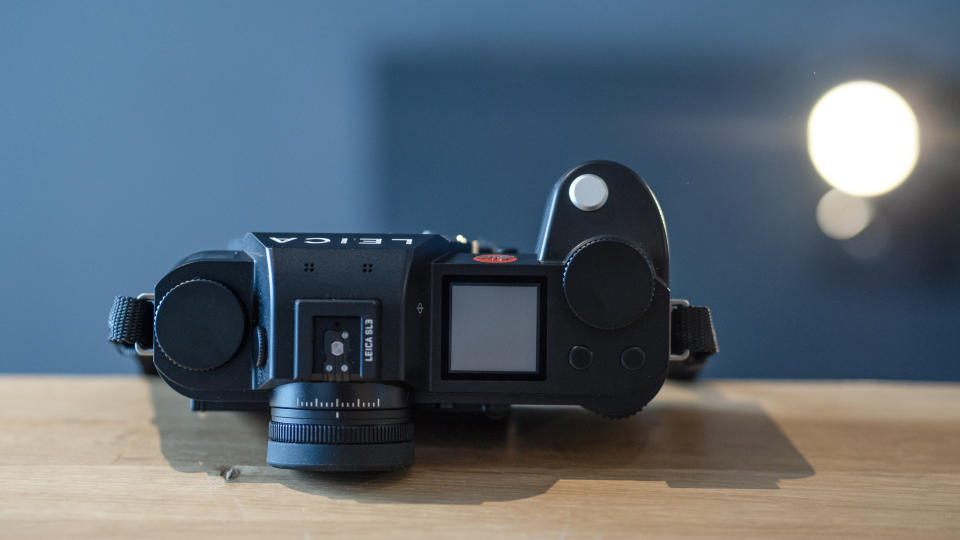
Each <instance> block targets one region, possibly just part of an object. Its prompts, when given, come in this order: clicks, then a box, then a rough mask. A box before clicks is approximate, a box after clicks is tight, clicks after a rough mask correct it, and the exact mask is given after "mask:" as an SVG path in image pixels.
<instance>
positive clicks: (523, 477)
mask: <svg viewBox="0 0 960 540" xmlns="http://www.w3.org/2000/svg"><path fill="white" fill-rule="evenodd" d="M150 393H151V399H152V401H153V407H154V419H153V423H154V425H155V426H156V427H157V431H158V432H159V436H160V445H161V451H162V453H163V456H164V458H165V459H166V460H167V462H168V463H169V464H170V466H171V467H173V468H174V469H175V470H177V471H180V472H187V473H197V472H204V473H207V474H209V475H218V476H220V477H222V478H223V479H224V481H227V482H260V483H279V484H282V485H285V486H287V487H289V488H290V489H294V490H297V491H301V492H304V493H309V494H313V495H322V496H324V497H330V498H335V499H349V500H355V501H357V502H361V503H388V502H390V503H396V502H401V503H430V504H438V503H439V504H444V503H448V504H480V503H483V502H489V501H509V500H516V499H523V498H527V497H533V496H536V495H539V494H542V493H545V492H546V491H548V490H549V489H550V488H551V487H552V486H553V485H554V484H556V483H557V482H558V481H560V480H609V481H624V482H665V483H666V484H667V485H668V486H670V487H673V488H715V489H716V488H719V489H778V483H779V482H780V480H784V479H793V478H804V477H808V476H812V475H813V474H815V471H814V470H813V467H811V466H810V464H809V463H808V462H807V460H806V459H804V457H803V455H801V454H800V452H799V451H798V450H797V449H796V447H794V445H793V444H792V443H791V442H790V440H789V439H788V438H787V436H786V435H785V434H784V433H783V431H781V430H780V428H779V427H778V426H777V425H776V423H774V422H773V420H771V418H770V417H769V416H768V415H767V414H766V413H765V412H764V410H763V409H762V407H760V406H759V405H757V404H755V403H751V402H746V401H731V400H728V399H727V398H726V396H724V395H723V393H722V392H720V391H718V390H717V389H716V388H714V387H712V386H711V385H709V384H691V385H680V384H671V383H668V386H667V387H666V388H665V389H664V391H663V392H662V393H661V395H660V396H658V397H657V399H655V400H654V402H653V403H652V404H651V405H650V406H649V407H648V408H647V409H645V410H644V411H643V412H642V413H640V414H637V415H635V416H632V417H630V418H627V419H622V420H610V419H604V418H601V417H598V416H597V415H595V414H593V413H590V412H588V411H585V410H582V409H580V408H579V407H514V408H513V410H512V411H511V414H510V415H509V416H508V417H507V418H506V419H505V420H501V421H495V420H489V419H487V418H486V417H484V416H482V415H478V414H470V413H447V412H436V413H417V416H416V432H415V433H416V435H415V437H416V463H415V465H414V466H413V467H412V468H410V469H405V470H400V471H394V472H389V473H307V472H299V471H290V470H282V469H276V468H273V467H270V466H269V465H267V464H266V451H267V423H268V422H269V414H267V413H259V412H207V413H195V412H192V411H190V410H189V408H188V402H187V400H186V399H185V398H183V397H182V396H180V395H178V394H176V393H175V392H174V391H173V390H172V389H170V388H169V387H167V386H166V385H165V384H164V383H163V382H162V381H160V380H159V379H156V378H152V379H151V383H150Z"/></svg>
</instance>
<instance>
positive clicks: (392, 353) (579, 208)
mask: <svg viewBox="0 0 960 540" xmlns="http://www.w3.org/2000/svg"><path fill="white" fill-rule="evenodd" d="M238 247H240V249H237V250H231V251H205V252H200V253H196V254H193V255H191V256H189V257H187V258H185V259H184V260H182V261H181V262H180V263H179V264H178V265H177V266H176V267H175V268H174V269H173V270H172V271H170V272H169V273H168V274H167V275H166V276H164V277H163V279H161V280H160V282H159V283H157V285H156V289H155V291H154V293H153V300H154V304H155V305H151V306H150V308H152V309H153V311H152V313H145V314H142V316H139V317H135V318H136V319H137V321H138V322H137V324H138V325H139V326H138V328H139V330H138V329H132V326H135V325H133V323H131V320H132V319H131V318H130V317H129V316H127V318H126V319H123V317H122V316H118V314H117V313H118V312H120V313H121V314H123V313H126V314H130V313H134V312H136V311H137V309H138V306H136V305H134V304H133V303H129V304H126V305H123V306H120V307H118V305H117V304H115V306H114V314H113V316H112V321H113V322H112V329H113V331H114V334H113V335H114V337H116V335H117V329H118V328H119V329H124V328H126V329H127V330H126V332H127V335H126V339H125V340H124V339H114V341H116V342H119V343H124V344H126V345H131V343H130V342H131V341H132V342H134V343H132V344H133V345H135V346H136V347H138V349H141V352H144V353H147V354H149V351H144V350H143V349H147V348H148V346H152V354H153V363H154V365H155V367H156V371H157V373H158V374H159V375H160V377H162V378H163V380H164V381H166V382H167V383H168V384H169V385H170V386H171V387H173V388H174V389H175V390H176V391H178V392H180V393H181V394H184V395H186V396H188V397H190V398H192V399H193V400H194V402H193V403H194V408H196V409H243V408H255V407H262V406H264V405H265V404H269V406H270V408H271V414H272V420H271V422H270V427H269V442H268V454H267V461H268V462H269V463H270V464H271V465H274V466H278V467H285V468H295V469H308V470H386V469H393V468H397V467H403V466H407V465H410V464H412V462H413V425H412V416H411V408H412V407H413V406H414V405H417V406H438V407H443V408H448V407H456V406H463V405H472V406H478V407H486V408H488V409H491V410H497V409H498V408H500V406H503V405H510V404H572V405H581V406H583V407H585V408H587V409H589V410H591V411H595V412H597V413H599V414H602V415H605V416H610V417H621V416H626V415H630V414H633V413H635V412H636V411H639V410H640V409H641V408H643V406H644V405H646V404H647V403H648V402H649V401H650V400H651V399H652V398H653V397H654V396H655V395H656V393H657V392H658V391H659V389H660V387H661V386H662V385H663V383H664V380H665V379H666V377H667V373H668V365H669V364H670V359H671V349H672V346H671V345H673V348H674V349H676V348H677V347H683V348H684V349H683V350H674V351H673V352H674V353H678V354H674V360H678V359H679V361H680V362H681V363H682V364H684V365H685V366H686V373H688V374H693V373H695V372H696V370H697V369H699V367H700V366H702V363H703V360H704V359H705V358H706V355H708V354H710V353H712V352H714V351H715V350H716V346H715V338H714V337H713V330H712V326H710V321H709V312H706V322H705V323H704V321H703V320H702V315H703V312H698V313H699V315H701V317H699V318H697V319H696V321H695V322H694V323H691V322H690V321H691V320H694V319H691V318H689V317H685V318H684V321H685V322H684V323H683V324H684V325H686V326H685V328H684V329H683V330H682V332H684V335H690V329H689V328H686V327H689V326H691V325H692V326H697V328H696V329H695V333H698V334H699V337H698V338H697V339H694V340H693V341H691V342H690V343H684V342H682V341H680V340H678V339H679V338H682V337H683V336H674V337H673V339H672V337H671V327H672V326H673V328H674V332H675V333H676V332H677V321H673V322H672V319H673V318H676V317H674V315H673V313H674V311H676V310H672V308H671V299H670V288H669V249H668V244H667V235H666V229H665V226H664V221H663V217H662V214H661V211H660V207H659V205H658V204H657V201H656V199H655V197H654V195H653V193H652V192H651V191H650V189H649V188H648V187H647V185H646V184H645V183H644V182H643V180H641V179H640V177H639V176H637V175H636V174H635V173H633V172H632V171H631V170H629V169H627V168H626V167H624V166H622V165H619V164H616V163H612V162H605V161H595V162H589V163H586V164H584V165H581V166H579V167H577V168H575V169H573V170H572V171H570V172H569V173H567V174H566V175H564V177H563V178H561V179H560V180H559V181H558V182H557V184H556V186H555V187H554V189H553V192H552V193H551V195H550V198H549V200H548V203H547V208H546V214H545V216H544V219H543V226H542V230H541V232H540V237H539V240H538V244H537V252H536V253H534V254H518V253H513V252H512V251H511V250H494V249H482V248H481V247H480V246H479V245H478V244H477V243H476V242H474V243H470V242H467V241H466V240H465V239H463V238H462V237H458V238H457V239H453V240H450V239H447V238H445V237H443V236H440V235H435V234H411V235H403V234H321V233H309V234H304V233H250V234H248V235H246V236H245V237H244V238H243V239H242V240H241V242H240V245H239V246H238ZM127 300H128V301H130V302H133V300H132V299H127ZM148 300H149V299H146V298H141V299H140V300H138V301H136V302H141V303H143V302H145V301H148ZM117 302H121V304H122V302H123V299H118V300H117ZM688 306H689V304H686V303H683V304H682V305H680V306H679V308H680V309H687V307H688ZM695 309H701V310H705V308H695ZM691 313H692V312H691ZM150 319H152V323H153V324H152V336H148V335H143V334H145V333H147V332H149V331H144V330H143V328H145V327H146V326H147V325H146V324H145V321H148V320H150ZM704 324H706V326H707V327H704ZM698 325H699V326H698ZM138 332H139V333H140V338H139V339H137V338H136V337H131V336H132V335H134V334H137V333H138ZM705 333H707V334H709V335H707V336H706V341H709V340H710V339H711V338H712V339H713V346H712V350H711V347H710V345H709V344H707V345H706V346H704V344H703V343H702V341H703V339H700V338H703V335H704V334H705ZM698 339H699V341H698ZM688 341H689V340H688ZM694 342H695V343H694ZM691 347H693V353H691ZM684 351H685V352H686V355H685V356H680V355H679V353H682V352H684Z"/></svg>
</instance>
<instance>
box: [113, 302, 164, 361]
mask: <svg viewBox="0 0 960 540" xmlns="http://www.w3.org/2000/svg"><path fill="white" fill-rule="evenodd" d="M107 328H108V329H109V335H108V336H107V339H109V340H110V342H111V343H115V344H117V345H122V346H125V347H133V346H134V345H137V344H139V345H140V347H142V348H144V349H152V348H153V302H150V301H149V300H138V299H136V298H131V297H129V296H118V297H116V298H114V299H113V307H111V308H110V317H109V318H108V319H107Z"/></svg>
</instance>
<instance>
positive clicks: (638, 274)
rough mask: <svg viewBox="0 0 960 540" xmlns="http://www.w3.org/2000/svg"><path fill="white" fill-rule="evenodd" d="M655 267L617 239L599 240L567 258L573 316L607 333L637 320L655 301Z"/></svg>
mask: <svg viewBox="0 0 960 540" xmlns="http://www.w3.org/2000/svg"><path fill="white" fill-rule="evenodd" d="M654 279H655V273H654V270H653V264H652V263H651V262H650V259H648V258H647V256H646V255H645V254H644V253H643V251H642V250H640V249H638V248H636V247H634V246H632V245H630V244H628V243H627V242H625V241H623V240H620V239H616V238H597V239H593V240H588V241H586V242H584V243H583V244H581V245H579V246H577V247H576V248H574V249H573V251H571V252H570V254H569V255H568V256H567V260H566V263H565V265H564V271H563V294H564V296H565V297H566V299H567V304H568V305H569V306H570V309H571V310H572V311H573V313H574V314H576V316H577V317H578V318H579V319H580V320H581V321H583V322H585V323H586V324H589V325H590V326H593V327H595V328H600V329H604V330H614V329H617V328H623V327H624V326H627V325H629V324H631V323H633V322H635V321H637V320H638V319H639V318H640V317H641V316H643V314H644V312H646V310H647V308H648V307H650V303H651V302H652V301H653V294H654V287H655V281H654Z"/></svg>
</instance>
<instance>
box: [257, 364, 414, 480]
mask: <svg viewBox="0 0 960 540" xmlns="http://www.w3.org/2000/svg"><path fill="white" fill-rule="evenodd" d="M270 414H271V419H270V438H269V441H268V442H267V463H269V464H270V465H273V466H274V467H280V468H284V469H299V470H305V471H388V470H393V469H398V468H401V467H409V466H410V465H412V464H413V422H412V417H411V410H410V398H409V394H408V393H407V391H406V390H404V389H403V388H400V387H398V386H393V385H388V384H380V383H334V382H319V383H316V382H313V383H310V382H308V383H290V384H285V385H282V386H278V387H277V388H276V389H274V391H273V396H272V397H271V399H270Z"/></svg>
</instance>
